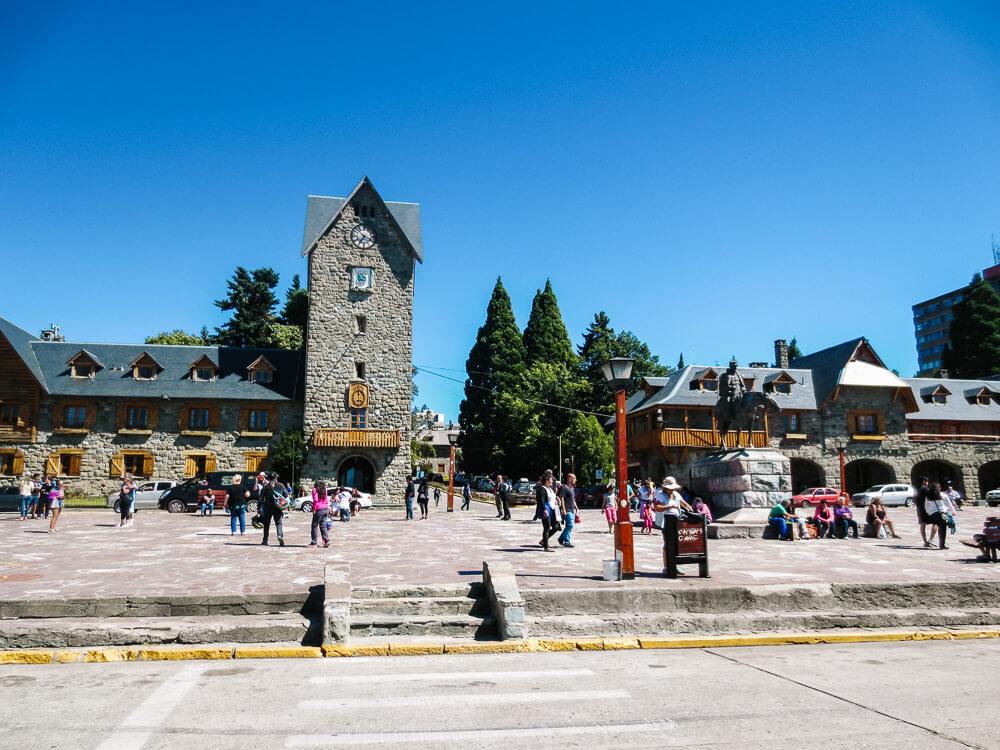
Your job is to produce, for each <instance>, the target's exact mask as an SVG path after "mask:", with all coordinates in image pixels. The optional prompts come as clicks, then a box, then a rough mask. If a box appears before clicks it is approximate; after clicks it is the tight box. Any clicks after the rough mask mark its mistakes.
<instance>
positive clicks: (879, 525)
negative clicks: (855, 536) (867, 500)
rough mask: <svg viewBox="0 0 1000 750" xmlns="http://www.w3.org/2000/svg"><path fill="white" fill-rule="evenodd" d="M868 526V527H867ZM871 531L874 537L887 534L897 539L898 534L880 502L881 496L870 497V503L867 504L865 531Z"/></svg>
mask: <svg viewBox="0 0 1000 750" xmlns="http://www.w3.org/2000/svg"><path fill="white" fill-rule="evenodd" d="M869 527H870V528H869ZM868 531H871V534H872V536H874V537H884V536H887V535H889V534H891V535H892V538H893V539H899V534H897V533H896V529H895V528H894V527H893V525H892V521H890V520H889V512H888V511H887V510H886V509H885V506H884V505H883V504H882V498H880V497H876V498H872V504H871V505H869V506H868V516H867V518H865V533H868Z"/></svg>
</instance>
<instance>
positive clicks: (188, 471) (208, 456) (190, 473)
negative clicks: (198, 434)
mask: <svg viewBox="0 0 1000 750" xmlns="http://www.w3.org/2000/svg"><path fill="white" fill-rule="evenodd" d="M199 459H201V460H202V461H203V462H204V465H203V468H200V467H199V466H198V462H199ZM216 463H217V457H216V455H215V454H214V453H212V452H211V451H184V477H185V479H187V478H190V477H196V476H198V474H200V473H202V472H206V473H207V472H210V471H215V470H216Z"/></svg>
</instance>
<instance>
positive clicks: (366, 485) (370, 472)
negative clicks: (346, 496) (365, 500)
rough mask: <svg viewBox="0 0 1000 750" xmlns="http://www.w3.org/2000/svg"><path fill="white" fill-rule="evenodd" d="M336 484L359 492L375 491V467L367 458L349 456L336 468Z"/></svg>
mask: <svg viewBox="0 0 1000 750" xmlns="http://www.w3.org/2000/svg"><path fill="white" fill-rule="evenodd" d="M337 484H339V485H342V486H344V487H354V488H355V489H356V490H358V491H360V492H371V493H374V492H375V467H374V466H373V465H372V462H371V461H369V460H368V459H367V458H363V457H361V456H351V457H350V458H346V459H344V460H343V461H342V462H341V464H340V468H339V469H337Z"/></svg>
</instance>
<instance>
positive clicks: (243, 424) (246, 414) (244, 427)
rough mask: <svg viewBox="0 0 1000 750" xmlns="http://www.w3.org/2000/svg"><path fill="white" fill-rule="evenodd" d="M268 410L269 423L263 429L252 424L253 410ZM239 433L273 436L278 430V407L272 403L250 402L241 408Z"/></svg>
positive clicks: (243, 434)
mask: <svg viewBox="0 0 1000 750" xmlns="http://www.w3.org/2000/svg"><path fill="white" fill-rule="evenodd" d="M259 411H266V412H267V424H266V425H265V427H264V428H263V429H261V428H260V427H259V426H257V427H251V426H250V413H251V412H259ZM238 427H239V433H240V435H242V436H245V437H272V436H273V435H274V434H275V433H277V432H278V407H277V406H274V405H272V404H250V405H248V406H246V407H244V408H243V409H241V410H240V414H239V425H238Z"/></svg>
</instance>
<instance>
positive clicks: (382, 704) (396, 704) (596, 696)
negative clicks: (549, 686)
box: [299, 690, 629, 711]
mask: <svg viewBox="0 0 1000 750" xmlns="http://www.w3.org/2000/svg"><path fill="white" fill-rule="evenodd" d="M628 697H629V694H628V693H627V692H626V691H624V690H566V691H562V692H545V693H492V692H485V693H471V694H470V693H465V694H458V695H403V696H379V698H378V700H377V701H376V702H375V703H377V704H378V707H379V708H405V707H407V706H433V707H435V708H437V707H440V706H441V704H442V703H447V704H448V705H449V706H458V705H466V706H470V705H474V704H476V703H489V704H490V705H502V703H503V701H509V702H523V703H548V702H550V701H590V700H606V699H612V700H613V699H618V698H628ZM372 705H373V703H372V699H371V698H327V699H321V700H305V701H299V708H300V709H302V710H304V711H317V710H318V711H330V710H334V709H338V708H371V707H372Z"/></svg>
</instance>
